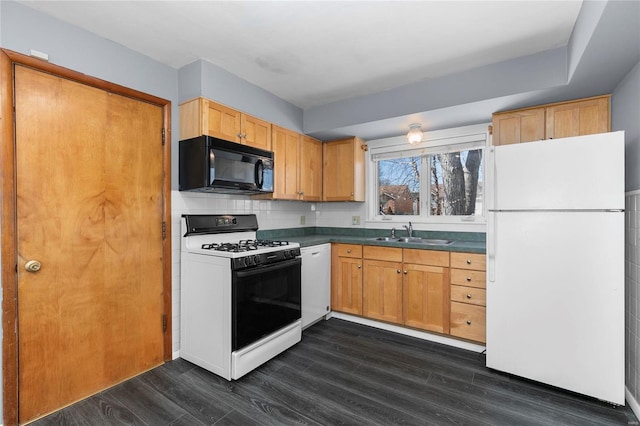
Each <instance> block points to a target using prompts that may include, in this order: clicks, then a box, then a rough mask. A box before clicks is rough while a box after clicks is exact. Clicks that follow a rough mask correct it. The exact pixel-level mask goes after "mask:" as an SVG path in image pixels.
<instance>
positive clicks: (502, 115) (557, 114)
mask: <svg viewBox="0 0 640 426" xmlns="http://www.w3.org/2000/svg"><path fill="white" fill-rule="evenodd" d="M609 101H610V96H609V95H604V96H596V97H593V98H586V99H579V100H575V101H569V102H559V103H553V104H546V105H539V106H536V107H533V108H524V109H519V110H515V111H505V112H499V113H495V114H493V123H492V124H493V138H492V140H493V145H508V144H512V143H520V142H531V141H537V140H541V139H557V138H565V137H570V136H582V135H590V134H594V133H605V132H609V131H611V123H610V113H609V110H610V107H609Z"/></svg>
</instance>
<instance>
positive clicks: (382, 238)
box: [367, 237, 395, 241]
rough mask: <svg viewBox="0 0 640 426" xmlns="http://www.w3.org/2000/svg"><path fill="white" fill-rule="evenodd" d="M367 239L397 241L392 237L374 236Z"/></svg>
mask: <svg viewBox="0 0 640 426" xmlns="http://www.w3.org/2000/svg"><path fill="white" fill-rule="evenodd" d="M367 239H368V240H372V241H395V239H394V238H391V237H373V238H367Z"/></svg>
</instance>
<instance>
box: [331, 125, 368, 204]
mask: <svg viewBox="0 0 640 426" xmlns="http://www.w3.org/2000/svg"><path fill="white" fill-rule="evenodd" d="M366 149H367V146H366V145H365V143H364V141H363V140H362V139H359V138H357V137H351V138H346V139H339V140H335V141H330V142H325V143H324V144H323V152H322V157H323V167H322V169H323V175H322V182H323V183H322V200H323V201H364V199H365V197H364V194H365V171H364V167H365V166H364V162H365V160H364V159H365V151H366Z"/></svg>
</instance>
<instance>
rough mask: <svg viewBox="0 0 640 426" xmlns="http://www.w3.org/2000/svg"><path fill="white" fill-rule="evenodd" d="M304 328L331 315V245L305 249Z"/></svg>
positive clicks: (303, 257)
mask: <svg viewBox="0 0 640 426" xmlns="http://www.w3.org/2000/svg"><path fill="white" fill-rule="evenodd" d="M300 252H301V254H302V328H305V327H308V326H309V325H311V324H313V323H314V322H316V321H318V320H319V319H321V318H322V317H323V316H325V315H326V314H328V313H329V307H330V306H331V244H320V245H317V246H309V247H303V248H301V249H300Z"/></svg>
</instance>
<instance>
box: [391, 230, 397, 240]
mask: <svg viewBox="0 0 640 426" xmlns="http://www.w3.org/2000/svg"><path fill="white" fill-rule="evenodd" d="M395 237H396V228H391V238H395Z"/></svg>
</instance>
